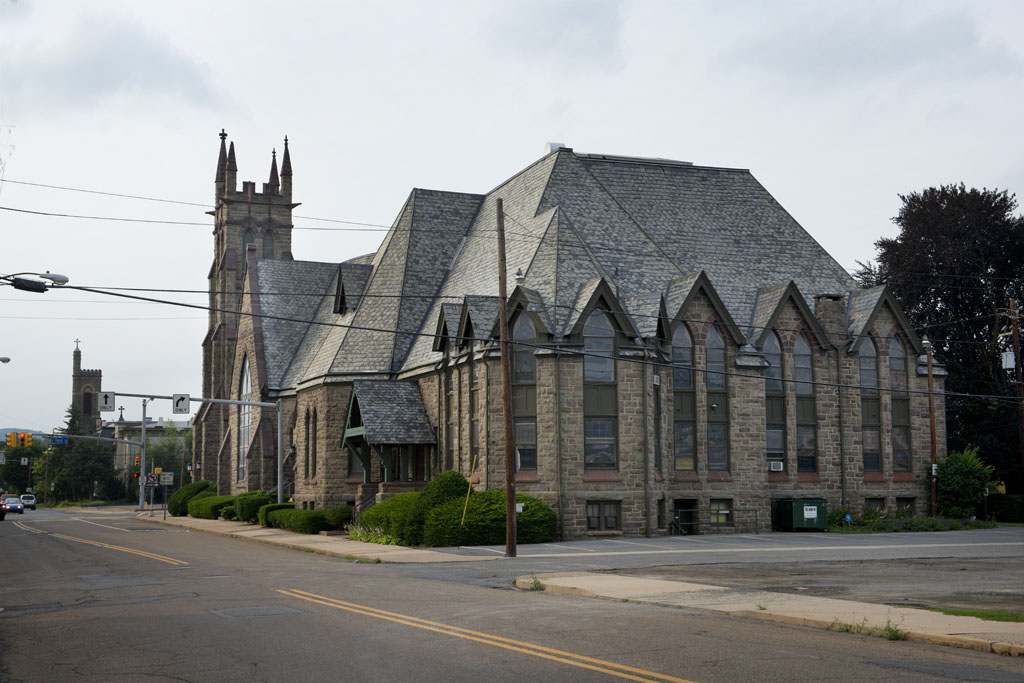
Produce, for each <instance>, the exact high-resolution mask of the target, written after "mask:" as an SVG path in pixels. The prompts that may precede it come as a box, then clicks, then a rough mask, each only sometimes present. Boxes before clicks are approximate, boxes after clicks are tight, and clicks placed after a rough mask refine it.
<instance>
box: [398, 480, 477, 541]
mask: <svg viewBox="0 0 1024 683" xmlns="http://www.w3.org/2000/svg"><path fill="white" fill-rule="evenodd" d="M468 490H469V482H468V481H466V478H465V477H464V476H462V473H461V472H457V471H455V470H449V471H448V472H444V473H442V474H439V475H438V476H436V477H434V478H433V479H432V480H431V481H430V483H429V484H427V486H426V488H424V489H423V490H422V491H421V492H420V496H419V498H417V499H416V503H415V505H413V506H412V511H411V513H410V518H409V531H408V543H406V545H420V544H422V543H423V526H424V524H426V521H427V515H428V514H429V513H430V511H431V510H433V509H434V508H435V507H437V506H438V505H443V504H445V503H447V502H448V501H449V500H452V499H453V498H459V499H461V500H465V498H466V491H468Z"/></svg>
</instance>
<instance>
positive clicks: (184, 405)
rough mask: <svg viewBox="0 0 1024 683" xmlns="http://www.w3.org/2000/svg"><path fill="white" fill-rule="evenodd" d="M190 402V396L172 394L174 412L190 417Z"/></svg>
mask: <svg viewBox="0 0 1024 683" xmlns="http://www.w3.org/2000/svg"><path fill="white" fill-rule="evenodd" d="M189 400H191V397H190V396H189V395H188V394H171V406H172V408H171V410H172V412H174V413H181V414H183V415H188V414H189V413H190V412H192V411H191V410H189V407H188V402H189Z"/></svg>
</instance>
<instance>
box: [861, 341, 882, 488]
mask: <svg viewBox="0 0 1024 683" xmlns="http://www.w3.org/2000/svg"><path fill="white" fill-rule="evenodd" d="M858 355H859V361H860V414H861V452H862V453H863V460H864V471H865V472H881V471H882V449H881V431H882V411H881V406H880V405H879V402H878V350H877V349H876V348H875V342H874V340H873V339H871V337H866V338H865V339H863V340H862V341H861V343H860V350H859V353H858Z"/></svg>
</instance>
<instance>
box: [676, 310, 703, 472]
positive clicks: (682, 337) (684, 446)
mask: <svg viewBox="0 0 1024 683" xmlns="http://www.w3.org/2000/svg"><path fill="white" fill-rule="evenodd" d="M692 368H693V337H691V336H690V330H689V329H688V328H687V327H686V324H685V323H678V324H677V325H676V327H675V330H674V331H673V332H672V422H673V428H672V429H673V434H674V436H675V439H674V443H675V445H674V447H673V450H674V454H675V469H677V470H686V471H690V472H692V471H694V470H696V469H697V455H696V445H695V443H696V442H695V438H694V434H695V433H696V429H695V422H694V415H695V412H694V393H693V369H692Z"/></svg>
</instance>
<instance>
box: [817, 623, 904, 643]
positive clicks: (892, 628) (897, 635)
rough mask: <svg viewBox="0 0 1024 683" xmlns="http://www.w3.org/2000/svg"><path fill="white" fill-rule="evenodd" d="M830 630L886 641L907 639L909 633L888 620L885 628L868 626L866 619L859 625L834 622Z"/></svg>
mask: <svg viewBox="0 0 1024 683" xmlns="http://www.w3.org/2000/svg"><path fill="white" fill-rule="evenodd" d="M828 630H829V631H836V632H837V633H856V634H858V635H862V636H873V637H875V638H885V639H886V640H906V639H907V632H906V631H904V630H903V629H901V628H900V627H899V626H897V625H896V624H894V623H892V622H891V621H890V620H888V619H886V620H885V626H868V624H867V620H866V619H865V620H864V621H862V622H860V623H859V624H847V623H844V622H841V621H833V622H832V623H831V624H830V625H829V627H828Z"/></svg>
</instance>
